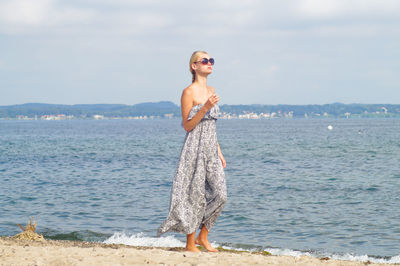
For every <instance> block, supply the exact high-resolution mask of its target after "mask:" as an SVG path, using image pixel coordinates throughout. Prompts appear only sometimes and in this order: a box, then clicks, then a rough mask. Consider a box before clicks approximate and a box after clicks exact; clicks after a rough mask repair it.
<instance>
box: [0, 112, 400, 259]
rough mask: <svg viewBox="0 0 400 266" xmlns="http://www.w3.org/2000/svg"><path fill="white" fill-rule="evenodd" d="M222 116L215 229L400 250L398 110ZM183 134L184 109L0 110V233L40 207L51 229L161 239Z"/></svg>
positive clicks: (254, 243) (217, 238)
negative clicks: (384, 115)
mask: <svg viewBox="0 0 400 266" xmlns="http://www.w3.org/2000/svg"><path fill="white" fill-rule="evenodd" d="M328 125H332V127H333V130H328V129H327V126H328ZM217 127H218V139H219V142H220V146H221V148H222V151H223V153H224V154H225V157H226V160H227V168H226V170H225V173H226V178H227V185H228V203H227V205H226V207H225V209H224V211H223V212H222V214H221V216H220V218H219V219H218V221H217V223H216V225H215V227H214V228H213V230H212V231H211V233H210V239H211V240H212V241H214V242H216V243H219V244H221V245H225V246H230V247H234V248H245V249H270V250H280V251H282V250H285V249H288V250H292V251H301V252H311V253H312V254H324V255H326V254H328V255H333V254H339V255H340V254H342V255H344V254H352V255H353V256H356V255H369V256H377V257H394V256H398V255H399V254H400V248H399V245H398V243H399V240H400V212H399V205H400V203H399V202H400V193H399V191H400V120H399V119H337V120H336V119H309V120H307V119H292V120H289V119H288V120H283V119H275V120H218V122H217ZM184 137H185V131H184V130H183V129H182V127H181V126H180V120H178V119H171V120H102V121H96V120H69V121H4V120H3V121H0V235H13V234H16V233H18V232H19V231H20V229H19V228H18V227H17V225H16V224H17V223H20V224H26V222H27V221H28V216H34V219H35V220H36V221H37V223H38V225H37V231H39V233H42V234H44V235H45V237H48V238H56V239H78V240H87V241H105V240H107V239H109V238H110V237H112V236H114V237H115V234H119V235H121V234H124V235H125V237H126V236H128V238H129V235H130V236H131V237H133V238H143V239H144V238H151V239H155V238H154V237H155V235H156V230H157V228H158V226H159V225H160V223H161V222H162V221H163V220H164V219H165V218H166V215H167V214H168V207H169V196H170V189H171V184H172V180H173V176H174V173H175V170H176V166H177V162H178V156H179V154H180V150H181V148H182V144H183V140H184ZM138 233H141V234H139V235H138ZM167 235H169V238H168V239H175V240H177V241H178V242H179V241H184V236H183V235H179V234H167ZM172 236H173V237H172ZM386 259H387V258H386Z"/></svg>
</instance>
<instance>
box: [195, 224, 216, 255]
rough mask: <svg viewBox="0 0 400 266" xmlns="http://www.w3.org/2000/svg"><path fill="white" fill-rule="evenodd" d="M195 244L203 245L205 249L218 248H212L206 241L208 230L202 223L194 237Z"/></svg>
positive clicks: (211, 250) (213, 249)
mask: <svg viewBox="0 0 400 266" xmlns="http://www.w3.org/2000/svg"><path fill="white" fill-rule="evenodd" d="M196 244H197V245H200V246H203V247H204V248H205V249H207V251H210V252H218V249H215V248H213V247H212V246H211V244H210V242H208V230H207V228H206V227H205V226H204V225H203V227H202V228H201V231H200V233H199V235H198V236H197V238H196Z"/></svg>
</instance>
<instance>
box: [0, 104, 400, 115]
mask: <svg viewBox="0 0 400 266" xmlns="http://www.w3.org/2000/svg"><path fill="white" fill-rule="evenodd" d="M220 110H221V112H222V113H225V114H227V117H238V116H240V115H243V114H268V115H273V117H349V116H358V117H400V105H397V104H343V103H332V104H324V105H285V104H281V105H262V104H251V105H228V104H224V105H220ZM45 115H65V116H71V117H75V118H86V117H93V116H94V115H100V116H104V117H139V116H147V117H150V116H154V117H164V116H168V117H171V116H176V117H180V116H181V110H180V107H179V106H178V105H176V104H174V103H173V102H169V101H161V102H145V103H139V104H135V105H126V104H75V105H64V104H45V103H26V104H19V105H8V106H0V118H3V119H4V118H12V119H13V118H16V117H17V116H24V117H35V116H37V117H41V116H45Z"/></svg>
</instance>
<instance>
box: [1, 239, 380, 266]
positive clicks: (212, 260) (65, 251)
mask: <svg viewBox="0 0 400 266" xmlns="http://www.w3.org/2000/svg"><path fill="white" fill-rule="evenodd" d="M160 264H161V265H349V266H350V265H366V264H368V265H387V264H376V263H369V262H360V261H357V262H354V261H342V260H333V259H327V258H322V259H318V258H313V257H309V256H300V257H294V256H274V255H264V254H261V253H257V252H255V253H252V252H237V251H236V252H235V251H220V252H218V253H210V252H201V253H197V254H196V253H192V252H185V251H184V250H183V249H182V248H161V247H160V248H157V247H139V246H137V247H135V246H127V245H122V244H103V243H98V242H84V241H68V240H45V241H31V240H16V239H13V238H11V237H0V265H57V266H59V265H160Z"/></svg>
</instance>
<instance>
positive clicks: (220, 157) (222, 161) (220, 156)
mask: <svg viewBox="0 0 400 266" xmlns="http://www.w3.org/2000/svg"><path fill="white" fill-rule="evenodd" d="M218 156H219V159H221V163H222V167H224V168H225V167H226V161H225V157H224V155H223V154H222V152H221V148H220V147H219V143H218Z"/></svg>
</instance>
